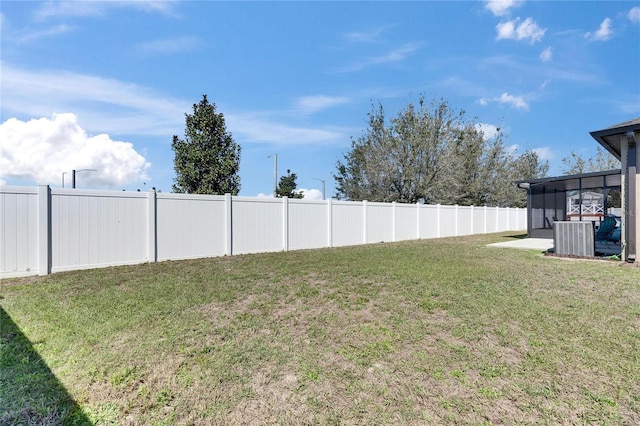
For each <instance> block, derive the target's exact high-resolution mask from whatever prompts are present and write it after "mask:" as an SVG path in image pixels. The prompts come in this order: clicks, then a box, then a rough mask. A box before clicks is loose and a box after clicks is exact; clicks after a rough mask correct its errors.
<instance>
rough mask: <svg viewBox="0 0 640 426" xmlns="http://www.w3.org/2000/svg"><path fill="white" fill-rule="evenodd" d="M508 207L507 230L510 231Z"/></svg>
mask: <svg viewBox="0 0 640 426" xmlns="http://www.w3.org/2000/svg"><path fill="white" fill-rule="evenodd" d="M509 216H510V215H509V207H507V231H511V223H510V219H511V218H510V217H509Z"/></svg>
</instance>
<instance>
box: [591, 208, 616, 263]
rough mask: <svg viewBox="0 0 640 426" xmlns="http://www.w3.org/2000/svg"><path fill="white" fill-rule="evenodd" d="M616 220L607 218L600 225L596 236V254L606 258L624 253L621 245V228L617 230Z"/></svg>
mask: <svg viewBox="0 0 640 426" xmlns="http://www.w3.org/2000/svg"><path fill="white" fill-rule="evenodd" d="M616 224H617V222H616V219H615V218H614V217H612V216H607V217H606V218H605V220H603V221H602V222H601V223H600V226H599V227H598V230H597V231H596V234H595V251H596V254H601V255H605V256H612V255H619V254H620V252H621V251H622V246H621V245H620V231H621V230H620V228H616Z"/></svg>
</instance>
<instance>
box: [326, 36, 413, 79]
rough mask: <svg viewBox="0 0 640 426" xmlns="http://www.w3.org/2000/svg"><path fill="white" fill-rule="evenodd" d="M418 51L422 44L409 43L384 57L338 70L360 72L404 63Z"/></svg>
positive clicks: (363, 59) (366, 59) (368, 59)
mask: <svg viewBox="0 0 640 426" xmlns="http://www.w3.org/2000/svg"><path fill="white" fill-rule="evenodd" d="M418 49H420V44H418V43H407V44H405V45H402V46H400V47H398V48H397V49H394V50H392V51H390V52H388V53H385V54H383V55H379V56H370V57H366V58H362V59H361V60H359V61H358V62H356V63H353V64H351V65H347V66H345V67H342V68H338V69H337V71H338V72H352V71H360V70H361V69H364V68H368V67H370V66H375V65H382V64H389V63H396V62H402V61H404V60H405V59H407V58H408V57H409V56H411V55H412V54H413V53H415V52H416V51H417V50H418Z"/></svg>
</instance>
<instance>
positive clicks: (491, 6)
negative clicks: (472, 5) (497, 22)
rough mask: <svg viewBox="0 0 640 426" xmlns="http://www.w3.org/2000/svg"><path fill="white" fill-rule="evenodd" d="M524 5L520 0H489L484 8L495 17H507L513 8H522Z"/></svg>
mask: <svg viewBox="0 0 640 426" xmlns="http://www.w3.org/2000/svg"><path fill="white" fill-rule="evenodd" d="M522 3H524V2H523V1H518V0H487V2H486V4H485V5H484V7H485V9H488V10H490V11H491V13H493V14H494V15H495V16H505V15H508V14H509V12H510V9H511V8H514V7H518V6H521V5H522Z"/></svg>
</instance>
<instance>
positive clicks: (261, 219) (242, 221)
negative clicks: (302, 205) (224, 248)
mask: <svg viewBox="0 0 640 426" xmlns="http://www.w3.org/2000/svg"><path fill="white" fill-rule="evenodd" d="M231 210H232V224H231V229H232V231H231V234H232V235H233V242H232V244H231V245H232V247H233V253H234V254H242V253H261V252H275V251H282V250H284V244H283V241H284V228H283V211H282V210H283V201H282V199H279V198H249V197H234V198H233V204H232V208H231Z"/></svg>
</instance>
